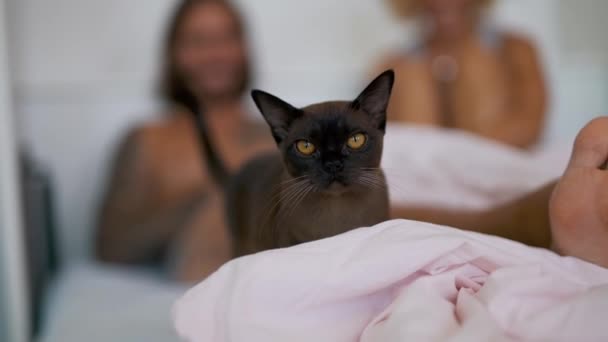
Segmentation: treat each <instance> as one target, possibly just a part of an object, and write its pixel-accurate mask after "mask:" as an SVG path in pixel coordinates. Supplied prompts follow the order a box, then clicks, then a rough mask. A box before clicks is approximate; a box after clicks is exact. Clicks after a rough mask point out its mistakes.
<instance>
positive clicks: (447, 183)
mask: <svg viewBox="0 0 608 342" xmlns="http://www.w3.org/2000/svg"><path fill="white" fill-rule="evenodd" d="M571 150H572V143H571V142H564V143H552V144H546V145H544V146H539V147H537V148H535V149H534V150H532V151H524V150H520V149H516V148H513V147H509V146H506V145H503V144H500V143H496V142H494V141H491V140H488V139H484V138H481V137H477V136H475V135H473V134H469V133H466V132H463V131H458V130H445V129H437V128H433V127H424V126H414V125H399V124H394V123H391V124H390V125H389V126H388V129H387V132H386V136H385V138H384V154H383V158H382V167H383V169H384V172H385V174H386V178H387V182H388V186H389V192H390V195H391V196H390V197H391V202H392V203H394V204H399V205H402V206H410V207H416V208H420V207H434V208H437V207H441V208H447V209H484V208H488V207H492V206H496V205H499V204H502V203H504V202H507V201H509V200H512V199H514V198H517V197H519V196H521V195H522V194H524V193H528V192H530V191H533V190H535V189H538V188H540V187H542V186H543V185H545V184H546V183H548V182H550V181H553V180H555V179H557V178H558V177H559V176H561V174H562V173H563V172H564V170H565V168H566V165H567V163H568V159H569V158H570V152H571Z"/></svg>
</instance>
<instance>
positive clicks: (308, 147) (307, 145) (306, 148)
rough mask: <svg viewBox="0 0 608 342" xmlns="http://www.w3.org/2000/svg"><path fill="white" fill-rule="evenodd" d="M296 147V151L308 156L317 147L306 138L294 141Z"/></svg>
mask: <svg viewBox="0 0 608 342" xmlns="http://www.w3.org/2000/svg"><path fill="white" fill-rule="evenodd" d="M296 148H297V149H298V152H300V153H302V154H303V155H305V156H310V155H311V154H313V153H315V151H316V150H317V148H316V147H315V145H313V144H312V143H311V142H310V141H308V140H300V141H298V142H297V143H296Z"/></svg>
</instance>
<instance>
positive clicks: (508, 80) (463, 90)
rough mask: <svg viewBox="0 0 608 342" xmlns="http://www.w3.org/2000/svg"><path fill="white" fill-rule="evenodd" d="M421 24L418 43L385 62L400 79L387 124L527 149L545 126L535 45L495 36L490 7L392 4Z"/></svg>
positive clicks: (480, 2) (451, 0)
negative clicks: (436, 129)
mask: <svg viewBox="0 0 608 342" xmlns="http://www.w3.org/2000/svg"><path fill="white" fill-rule="evenodd" d="M389 1H390V4H391V5H392V7H393V9H395V11H396V12H397V13H398V14H399V15H400V16H402V17H404V18H407V19H411V20H415V21H417V22H418V23H419V24H420V25H419V29H420V30H419V32H420V34H419V36H418V37H417V43H416V44H414V46H412V47H411V48H410V49H408V50H407V51H405V52H400V53H397V54H392V55H390V56H388V57H386V58H385V59H384V60H383V61H382V63H381V65H380V67H379V68H378V70H384V69H387V68H394V69H395V71H396V74H397V80H396V84H395V88H394V95H393V98H392V100H391V101H392V102H391V105H390V108H389V113H388V114H389V120H393V121H400V122H406V123H413V124H421V125H431V126H439V127H446V128H454V129H461V130H465V131H468V132H471V133H474V134H477V135H480V136H483V137H486V138H489V139H493V140H496V141H499V142H502V143H505V144H508V145H512V146H516V147H521V148H526V147H530V146H532V145H534V144H535V143H536V142H538V140H539V138H540V136H541V134H542V131H543V127H544V122H545V110H546V90H545V84H544V80H543V72H542V67H541V64H540V62H539V59H538V57H537V53H536V49H535V48H534V46H533V44H532V43H531V42H530V41H529V40H528V39H526V38H525V37H523V36H520V35H517V34H513V33H510V32H503V31H500V30H497V29H496V28H495V27H493V26H492V24H491V23H488V20H486V17H485V11H486V8H487V7H489V6H490V5H491V3H492V2H493V1H492V0H389Z"/></svg>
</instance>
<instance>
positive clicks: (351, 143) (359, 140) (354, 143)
mask: <svg viewBox="0 0 608 342" xmlns="http://www.w3.org/2000/svg"><path fill="white" fill-rule="evenodd" d="M366 142H367V136H366V135H365V134H363V133H357V134H353V135H351V136H350V138H348V141H347V142H346V145H348V147H350V148H352V149H353V150H358V149H360V148H362V147H363V145H365V143H366Z"/></svg>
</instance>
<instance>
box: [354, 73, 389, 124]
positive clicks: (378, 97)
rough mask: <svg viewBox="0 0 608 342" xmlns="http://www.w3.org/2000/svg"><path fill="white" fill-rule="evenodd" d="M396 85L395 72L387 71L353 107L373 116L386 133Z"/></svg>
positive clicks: (367, 89) (364, 92)
mask: <svg viewBox="0 0 608 342" xmlns="http://www.w3.org/2000/svg"><path fill="white" fill-rule="evenodd" d="M394 83H395V72H394V71H393V70H387V71H385V72H383V73H382V74H381V75H380V76H378V77H376V79H375V80H373V81H372V83H370V84H369V85H368V86H367V88H365V90H364V91H363V92H362V93H361V94H360V95H359V97H357V99H356V100H355V101H353V107H354V108H356V109H361V110H363V111H364V112H366V113H368V114H369V115H370V116H371V119H372V120H373V122H374V124H375V125H377V127H378V128H379V129H380V130H382V131H384V130H385V128H386V110H387V108H388V104H389V101H390V98H391V93H392V91H393V84H394Z"/></svg>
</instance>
